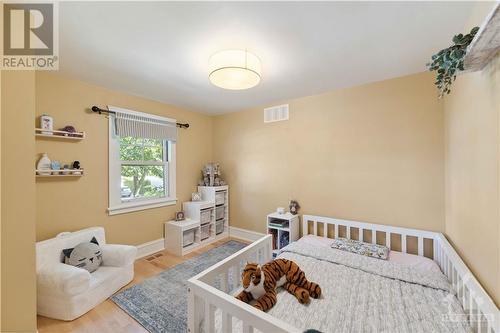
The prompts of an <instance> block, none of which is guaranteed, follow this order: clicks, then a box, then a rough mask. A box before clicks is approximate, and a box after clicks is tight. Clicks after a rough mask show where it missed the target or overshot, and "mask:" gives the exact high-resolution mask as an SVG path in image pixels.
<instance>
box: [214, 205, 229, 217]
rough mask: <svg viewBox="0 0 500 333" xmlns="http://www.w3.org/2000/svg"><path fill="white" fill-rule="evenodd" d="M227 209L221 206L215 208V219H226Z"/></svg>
mask: <svg viewBox="0 0 500 333" xmlns="http://www.w3.org/2000/svg"><path fill="white" fill-rule="evenodd" d="M225 209H226V207H224V206H220V207H216V208H215V219H216V220H220V219H223V218H224V211H225Z"/></svg>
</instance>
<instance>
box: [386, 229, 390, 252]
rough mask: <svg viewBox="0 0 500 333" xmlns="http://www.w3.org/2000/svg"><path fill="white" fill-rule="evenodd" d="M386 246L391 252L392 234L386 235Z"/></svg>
mask: <svg viewBox="0 0 500 333" xmlns="http://www.w3.org/2000/svg"><path fill="white" fill-rule="evenodd" d="M385 246H387V247H388V248H389V250H390V249H391V233H390V232H386V233H385Z"/></svg>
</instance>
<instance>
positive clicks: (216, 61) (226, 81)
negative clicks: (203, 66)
mask: <svg viewBox="0 0 500 333" xmlns="http://www.w3.org/2000/svg"><path fill="white" fill-rule="evenodd" d="M209 68H210V74H209V75H208V78H209V80H210V82H212V83H213V84H214V85H216V86H217V87H221V88H224V89H231V90H242V89H248V88H252V87H255V86H256V85H257V84H259V82H260V78H261V75H262V69H261V64H260V59H259V58H257V56H255V55H254V54H252V53H250V52H248V51H244V50H226V51H220V52H217V53H215V54H214V55H212V56H211V57H210V60H209Z"/></svg>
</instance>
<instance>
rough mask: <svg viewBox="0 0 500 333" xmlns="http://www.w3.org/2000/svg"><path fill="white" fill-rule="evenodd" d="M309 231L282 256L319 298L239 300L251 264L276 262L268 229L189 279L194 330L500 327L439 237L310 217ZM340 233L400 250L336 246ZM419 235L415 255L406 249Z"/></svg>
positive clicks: (490, 307) (466, 329) (483, 329)
mask: <svg viewBox="0 0 500 333" xmlns="http://www.w3.org/2000/svg"><path fill="white" fill-rule="evenodd" d="M303 231H304V232H303V233H304V234H305V236H304V237H302V238H301V239H300V240H299V241H298V242H296V243H292V244H291V245H289V246H288V247H286V248H285V249H284V250H283V252H281V253H280V255H279V257H281V258H285V259H290V260H293V261H295V262H296V263H297V264H298V265H299V266H300V267H301V269H302V270H304V272H305V273H306V276H307V277H308V278H309V279H310V280H312V281H315V282H317V283H319V284H320V286H321V287H322V290H323V296H322V297H321V298H320V299H319V300H311V303H310V304H309V305H307V306H305V305H301V304H299V303H298V302H297V300H296V299H295V297H293V296H292V295H290V294H288V293H287V292H286V291H284V290H281V291H279V292H278V303H277V304H276V305H275V306H274V307H273V308H272V309H271V310H270V311H269V312H268V313H264V312H261V311H259V310H256V309H254V308H253V307H252V306H250V305H248V304H245V303H243V302H240V301H238V300H236V299H235V298H234V297H233V295H234V294H235V293H236V292H238V291H239V288H240V273H241V270H242V268H243V266H244V264H245V263H246V262H247V261H255V262H260V263H265V262H267V261H269V260H270V259H271V239H270V236H266V237H263V238H262V239H260V240H258V241H256V242H254V243H253V244H251V245H249V246H248V247H246V248H245V249H243V250H241V251H240V252H238V253H236V254H234V255H233V256H231V257H229V258H227V259H226V260H224V261H222V262H220V263H219V264H217V265H214V266H212V267H211V268H209V269H208V270H206V271H204V272H202V273H201V274H199V275H197V276H195V277H194V278H192V279H190V280H189V306H188V312H189V315H188V320H189V323H188V325H189V331H190V332H224V333H225V332H253V331H254V332H273V333H274V332H303V331H304V330H305V329H308V328H314V329H317V330H319V331H321V332H471V331H473V332H499V330H498V309H497V308H496V306H495V305H494V304H493V302H492V301H491V299H490V298H489V297H488V295H487V294H486V293H485V292H484V290H483V289H482V288H481V286H480V285H479V283H478V282H477V281H476V279H475V278H474V277H473V276H472V274H471V273H470V271H469V270H468V269H467V267H466V266H465V265H464V264H463V262H462V261H461V259H460V258H459V257H458V255H457V254H456V252H455V251H454V250H453V249H452V248H451V246H450V245H449V243H448V242H447V241H446V239H445V238H444V236H443V235H442V234H439V233H434V232H426V231H420V230H413V229H406V228H396V227H390V226H383V225H374V224H367V223H361V222H353V221H345V220H338V219H331V218H326V217H318V216H309V215H305V216H304V217H303ZM330 231H331V232H330ZM342 231H343V235H341V233H342ZM366 231H368V232H366ZM318 235H320V236H318ZM367 235H368V237H367ZM391 235H392V237H391ZM394 235H399V236H398V237H399V238H400V242H399V243H400V244H394V243H395V242H394V240H395V237H394ZM339 236H344V237H346V238H356V239H359V240H364V241H366V238H369V239H370V240H371V242H372V243H375V242H376V240H377V239H378V240H379V243H380V242H384V241H385V244H386V245H388V246H389V247H391V241H392V242H393V244H392V245H393V246H392V247H393V248H395V247H396V248H400V249H401V252H397V251H391V252H390V254H389V258H388V260H381V259H375V258H370V257H366V256H362V255H359V254H354V253H349V252H345V251H340V250H335V249H332V248H331V247H330V244H331V243H332V239H331V238H338V237H339ZM351 236H353V237H351ZM379 236H384V239H382V237H379ZM412 239H416V244H417V250H416V252H417V254H418V255H411V254H408V253H407V251H406V250H407V247H408V246H407V245H409V244H407V241H408V243H409V241H410V240H412ZM424 244H426V245H427V248H426V247H424ZM398 245H399V247H398ZM429 247H430V253H429ZM424 250H425V251H424ZM424 253H426V254H427V255H428V256H430V257H432V258H433V260H431V259H428V258H426V257H424ZM441 271H442V272H441ZM443 273H444V274H443Z"/></svg>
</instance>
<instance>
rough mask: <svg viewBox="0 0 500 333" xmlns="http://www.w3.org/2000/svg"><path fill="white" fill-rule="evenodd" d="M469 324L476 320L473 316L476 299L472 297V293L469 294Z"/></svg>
mask: <svg viewBox="0 0 500 333" xmlns="http://www.w3.org/2000/svg"><path fill="white" fill-rule="evenodd" d="M469 296H470V297H469V324H470V326H472V323H473V322H474V318H473V317H472V316H473V315H474V299H473V298H472V295H470V294H469Z"/></svg>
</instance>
